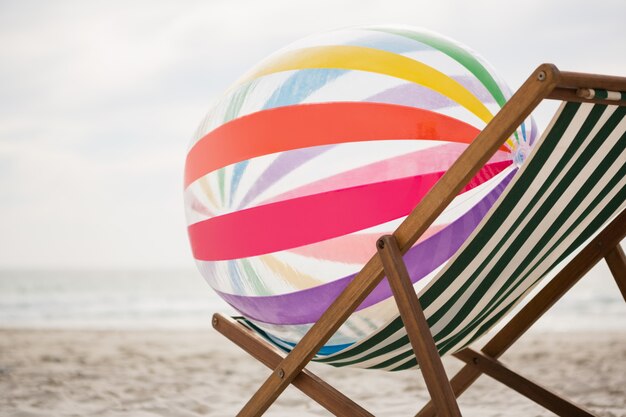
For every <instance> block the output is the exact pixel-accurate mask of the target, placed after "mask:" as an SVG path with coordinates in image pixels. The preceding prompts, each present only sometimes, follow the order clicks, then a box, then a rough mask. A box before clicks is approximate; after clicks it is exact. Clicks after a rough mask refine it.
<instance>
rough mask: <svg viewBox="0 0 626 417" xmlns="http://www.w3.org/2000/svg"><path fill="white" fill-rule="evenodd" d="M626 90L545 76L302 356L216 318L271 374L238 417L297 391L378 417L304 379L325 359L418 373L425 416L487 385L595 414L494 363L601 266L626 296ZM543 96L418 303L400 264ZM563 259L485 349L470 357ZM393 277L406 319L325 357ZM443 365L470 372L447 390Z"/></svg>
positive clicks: (500, 120) (397, 237)
mask: <svg viewBox="0 0 626 417" xmlns="http://www.w3.org/2000/svg"><path fill="white" fill-rule="evenodd" d="M625 91H626V77H612V76H601V75H594V74H581V73H573V72H561V71H559V70H558V69H557V68H556V67H555V66H554V65H551V64H543V65H541V66H539V67H538V68H537V69H536V70H535V72H534V73H533V74H532V75H531V76H530V77H529V78H528V80H527V81H526V82H525V83H524V84H523V85H522V87H521V88H520V89H519V90H518V91H517V92H516V93H515V94H514V95H513V96H512V98H511V99H510V100H509V101H508V102H507V103H506V105H505V106H504V107H503V108H502V110H501V111H500V112H499V113H498V114H497V115H496V116H495V118H494V119H493V120H492V121H491V122H490V123H489V124H488V125H487V126H486V128H485V129H484V130H483V131H482V132H481V133H480V134H479V135H478V136H477V137H476V139H475V140H474V141H473V143H472V144H471V145H470V146H469V147H468V148H467V149H466V151H465V152H464V153H463V154H462V155H461V156H460V157H459V159H458V160H457V161H456V162H455V163H454V165H452V167H450V169H449V170H448V171H447V172H446V174H445V175H444V176H443V177H442V178H441V179H440V180H439V181H438V182H437V183H436V184H435V186H433V188H432V189H431V190H430V192H429V193H428V195H426V196H425V197H424V199H423V200H422V201H421V202H420V203H419V204H418V205H417V206H416V207H415V208H414V210H413V211H412V212H411V214H410V215H409V216H408V217H407V218H406V219H405V221H404V222H403V223H402V224H401V225H400V226H399V227H398V228H397V229H396V231H395V232H394V233H393V235H387V236H383V237H381V238H380V239H379V240H378V242H377V249H378V251H377V253H376V254H375V255H374V256H373V257H372V258H371V259H370V261H369V262H368V263H367V264H366V265H365V266H364V267H363V269H362V270H361V271H360V272H359V274H358V275H357V276H356V277H355V278H354V280H353V281H352V282H351V283H350V284H349V285H348V286H347V288H346V289H345V290H344V291H343V292H342V293H341V295H340V296H339V297H338V298H337V299H336V300H335V302H334V303H333V304H332V305H331V306H330V307H329V308H328V309H327V310H326V312H325V313H324V314H323V315H322V317H321V318H320V319H319V320H318V321H317V322H316V323H315V324H314V325H313V326H312V328H311V329H310V330H309V331H308V333H306V335H305V336H304V337H303V338H302V339H301V340H300V342H299V343H297V344H296V345H295V347H293V349H291V347H290V346H286V345H284V344H281V342H280V341H279V340H277V339H275V338H273V337H272V336H271V335H269V334H267V333H265V332H264V331H263V330H261V329H259V328H257V327H256V326H254V324H252V323H250V322H248V321H246V320H245V319H243V318H235V319H233V318H230V317H225V316H223V315H220V314H215V315H214V316H213V326H214V327H215V329H217V330H218V331H219V332H221V333H222V334H223V335H225V336H226V337H228V338H229V339H230V340H232V341H233V342H234V343H236V344H237V345H239V346H240V347H242V348H243V349H244V350H245V351H247V352H248V353H249V354H251V355H252V356H253V357H255V358H256V359H257V360H259V361H260V362H262V363H263V364H265V365H266V366H268V367H269V368H271V369H272V372H271V374H270V376H269V377H268V378H267V380H266V381H265V382H264V383H263V385H262V386H261V387H260V388H259V389H258V391H257V392H256V393H255V394H254V395H253V396H252V398H251V399H250V400H249V401H248V402H247V404H246V405H245V406H244V407H243V409H242V410H241V412H240V413H239V415H241V416H257V415H261V414H263V413H264V412H265V411H266V410H267V408H268V407H269V406H270V405H271V404H272V403H273V402H274V401H275V400H276V398H277V397H278V396H279V395H280V394H281V393H282V391H283V390H284V389H285V388H286V387H287V386H288V385H289V384H293V385H294V386H295V387H297V388H298V389H300V390H301V391H303V392H304V393H305V394H307V395H308V396H309V397H311V398H312V399H313V400H315V401H317V402H318V403H319V404H321V405H322V406H323V407H325V408H326V409H328V410H329V411H330V412H331V413H333V414H335V415H339V416H370V415H371V414H370V413H369V412H368V411H366V410H365V409H363V408H362V407H361V406H359V405H358V404H356V403H355V402H354V401H352V400H351V399H349V398H348V397H346V396H345V395H344V394H342V393H341V392H339V391H338V390H336V389H335V388H333V387H332V386H330V385H329V384H328V383H326V382H325V381H323V380H321V379H320V378H319V377H317V376H316V375H314V374H313V373H312V372H310V371H309V370H307V369H305V366H306V364H307V363H308V362H310V361H311V360H316V361H319V362H326V363H330V364H332V365H335V366H347V365H351V364H355V363H361V365H363V364H365V365H367V367H372V368H381V369H389V370H400V369H408V368H411V367H416V366H419V369H420V370H421V372H422V375H423V377H424V380H425V382H426V386H427V388H428V391H429V393H430V396H431V401H430V402H429V403H428V404H426V406H424V407H423V408H422V410H421V411H419V413H417V416H420V417H424V416H434V415H438V416H460V415H461V413H460V411H459V407H458V405H457V402H456V397H458V396H459V395H460V394H461V393H462V392H464V391H465V390H466V389H467V388H468V387H469V386H470V385H471V384H472V383H473V382H474V381H475V380H476V379H477V378H478V377H479V376H480V375H481V374H486V375H489V376H491V377H492V378H494V379H496V380H498V381H500V382H501V383H503V384H505V385H507V386H509V387H510V388H512V389H514V390H516V391H518V392H519V393H521V394H523V395H525V396H526V397H528V398H530V399H531V400H533V401H535V402H537V403H538V404H540V405H542V406H543V407H545V408H547V409H549V410H551V411H552V412H554V413H556V414H558V415H561V416H591V415H592V414H591V413H590V412H589V411H587V410H584V409H583V408H581V407H579V406H577V405H575V404H573V403H571V402H570V401H568V400H566V399H563V398H561V397H559V396H558V395H557V394H555V393H553V392H551V391H550V390H548V389H546V388H544V387H542V386H541V385H539V384H537V383H535V382H533V381H531V380H529V379H527V378H525V377H523V376H521V375H519V374H518V373H516V372H514V371H512V370H511V369H509V368H507V367H506V366H505V365H504V364H503V363H502V362H500V361H499V360H498V357H500V356H501V355H502V354H503V353H504V352H505V351H506V350H507V349H508V348H509V347H510V346H511V345H512V344H514V342H515V341H516V340H517V339H518V338H519V337H520V336H521V335H522V334H523V333H524V332H525V331H526V330H528V328H529V327H530V326H531V325H532V324H533V323H534V322H535V321H536V320H537V319H538V318H539V317H540V316H541V315H542V314H544V313H545V312H546V311H547V310H548V309H549V308H550V307H551V306H552V305H553V304H554V303H555V302H556V301H557V300H558V299H559V298H560V297H561V296H562V295H563V294H564V293H566V292H567V291H568V290H569V289H570V288H571V287H572V286H573V285H574V284H575V283H576V282H577V281H578V280H579V279H580V278H581V277H582V276H584V275H585V274H586V273H587V272H588V271H589V270H590V269H591V268H592V267H593V266H594V265H595V264H596V263H598V262H599V261H600V260H601V259H605V260H606V262H607V263H608V265H609V268H610V270H611V273H612V274H613V276H614V278H615V280H616V282H617V284H618V287H619V289H620V291H621V293H622V295H623V296H624V298H625V299H626V257H625V256H624V252H623V251H622V249H621V247H620V241H621V240H622V239H623V238H624V236H625V235H626V211H625V210H624V207H625V206H626V118H625V117H624V116H625V115H626V93H625ZM544 99H554V100H560V101H562V102H563V103H562V104H561V106H560V108H559V110H558V111H557V112H556V114H555V116H554V118H553V120H552V122H551V123H550V125H549V127H548V128H547V129H546V132H545V133H544V134H543V135H542V137H541V139H540V140H539V142H538V143H537V144H536V146H535V148H534V150H533V151H532V154H531V155H530V156H529V157H528V159H527V161H526V162H525V164H524V165H523V166H522V168H521V169H520V171H519V172H518V173H517V174H516V176H515V177H514V178H513V180H512V181H511V182H510V183H509V185H508V186H507V188H506V190H505V192H504V193H503V195H502V196H501V197H500V198H499V200H498V201H497V202H496V203H495V204H494V206H493V207H492V209H491V210H490V212H489V213H488V214H487V216H485V218H484V219H483V221H482V222H481V224H480V225H479V226H478V227H477V228H476V230H475V231H474V232H473V233H472V235H471V236H470V238H469V239H468V240H467V241H466V242H465V244H464V245H463V246H462V247H461V249H459V250H458V251H457V253H456V254H455V255H454V257H453V258H452V259H451V260H450V261H449V262H448V264H447V265H446V266H445V267H444V268H443V269H442V270H441V271H440V272H439V273H438V274H437V276H436V277H435V278H434V279H433V280H432V282H430V283H429V285H428V286H426V287H425V288H424V289H422V290H421V291H420V294H419V297H418V295H417V294H416V292H415V290H414V287H413V285H412V283H411V281H410V278H409V275H408V273H407V270H406V266H405V264H404V262H403V259H402V254H403V253H405V252H406V251H407V250H408V249H409V248H410V247H411V246H412V245H413V244H414V243H415V242H416V241H417V240H418V238H419V237H420V236H421V235H422V233H424V231H425V230H426V229H427V228H428V227H429V225H430V224H431V223H432V222H433V221H434V220H435V219H436V218H437V216H438V215H439V214H440V213H441V212H442V211H443V210H444V209H445V208H446V206H447V205H448V204H449V203H450V202H451V201H452V200H453V198H454V197H455V196H456V195H457V194H458V193H459V191H460V190H461V189H462V188H463V187H464V186H465V184H467V183H468V181H470V179H471V178H472V177H473V176H474V175H475V174H476V172H477V171H478V170H479V169H480V168H481V167H482V166H483V165H484V164H485V163H486V162H487V161H488V160H489V158H490V157H491V156H492V155H493V154H494V153H495V152H496V150H497V149H498V148H499V147H500V146H501V145H502V144H503V143H504V141H505V140H506V139H507V138H509V137H510V136H511V135H512V134H513V132H514V131H515V129H516V128H517V127H518V126H519V125H520V123H522V121H523V120H524V119H526V118H527V117H528V115H529V114H530V113H531V111H532V110H533V109H534V108H535V107H536V106H537V105H538V104H539V103H540V102H541V101H542V100H544ZM581 248H582V249H581ZM566 262H567V264H566V266H565V267H563V268H562V269H560V271H559V272H558V273H557V274H556V275H554V276H553V278H552V279H551V280H550V281H549V282H548V284H547V285H545V286H544V287H543V288H542V289H541V290H540V291H538V292H537V294H536V295H535V296H534V297H533V298H532V299H531V300H530V301H526V302H525V304H523V307H522V308H521V309H520V310H519V311H518V312H517V313H516V314H515V315H514V316H513V317H512V318H511V319H510V320H509V321H508V322H507V323H506V324H505V325H504V327H502V329H501V330H499V331H498V332H497V333H496V334H495V336H494V337H493V338H492V339H491V340H489V341H488V342H487V343H486V344H485V345H484V346H483V347H482V348H481V349H480V350H476V349H473V348H471V347H468V346H469V345H470V344H472V343H473V342H475V341H476V340H477V339H478V338H479V337H480V336H482V335H483V334H485V333H486V332H487V331H488V330H490V329H491V328H492V327H493V326H494V325H495V324H496V323H498V322H500V321H502V320H503V319H504V317H506V315H507V313H509V312H510V311H511V310H512V309H513V308H514V307H516V306H517V305H518V303H520V302H521V300H522V299H524V297H525V296H526V295H527V294H528V293H529V292H530V291H531V290H533V289H534V288H535V287H536V286H537V285H538V283H539V282H540V281H541V279H542V278H543V277H545V276H546V275H547V274H548V273H550V272H551V271H553V270H555V268H556V267H557V266H558V265H561V264H563V263H566ZM385 276H386V277H387V279H388V281H389V284H390V286H391V289H392V292H393V296H394V298H395V301H396V303H397V306H398V310H399V316H398V317H397V318H396V319H394V320H392V321H391V322H389V323H388V325H387V326H385V327H384V328H383V329H381V330H379V331H378V332H376V333H375V334H373V335H371V336H369V337H368V338H366V339H365V340H363V341H360V342H359V343H356V344H355V345H353V346H350V347H349V348H346V349H345V350H342V351H340V352H337V353H335V354H331V355H327V356H322V355H318V351H319V350H320V348H322V346H324V344H325V343H326V341H328V340H329V338H330V337H331V336H332V335H333V333H334V332H335V331H336V330H337V329H338V328H339V327H340V326H341V324H342V323H343V322H344V321H345V320H346V318H347V317H348V316H349V315H350V314H351V313H352V312H353V311H354V310H355V309H356V308H357V307H358V306H359V304H360V303H361V302H362V301H363V300H364V299H365V298H366V297H367V295H368V294H369V293H370V292H371V291H372V290H373V289H374V288H375V287H376V286H377V285H378V284H379V283H380V282H381V280H383V279H384V277H385ZM443 354H452V355H453V356H455V357H456V358H458V359H460V360H461V361H463V362H465V366H464V367H463V368H462V369H461V370H460V371H459V372H458V373H457V374H456V375H455V376H454V377H453V378H452V379H451V380H449V379H448V377H447V376H446V373H445V370H444V367H443V365H442V362H441V355H443ZM373 377H374V375H373Z"/></svg>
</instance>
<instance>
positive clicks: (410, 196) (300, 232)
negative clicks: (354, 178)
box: [188, 161, 511, 261]
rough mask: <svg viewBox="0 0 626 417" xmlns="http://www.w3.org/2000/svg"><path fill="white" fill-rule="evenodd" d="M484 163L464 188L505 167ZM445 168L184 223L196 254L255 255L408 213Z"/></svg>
mask: <svg viewBox="0 0 626 417" xmlns="http://www.w3.org/2000/svg"><path fill="white" fill-rule="evenodd" d="M510 164H511V161H502V162H497V163H493V164H488V165H485V166H484V167H483V168H482V170H481V171H480V172H479V173H478V174H477V175H476V176H475V177H474V178H473V179H472V181H470V183H469V184H468V185H467V186H466V187H465V189H464V190H463V191H466V190H469V189H471V188H474V187H476V186H477V185H479V184H481V183H483V182H484V181H486V180H487V179H489V178H492V177H493V176H494V175H496V174H498V173H499V172H501V171H502V170H504V169H505V168H506V167H507V166H509V165H510ZM444 172H445V171H442V172H435V173H430V174H423V175H418V176H414V177H407V178H400V179H396V180H391V181H383V182H378V183H373V184H367V185H362V186H356V187H350V188H344V189H339V190H334V191H328V192H324V193H319V194H314V195H309V196H305V197H298V198H294V199H291V200H285V201H280V202H276V203H270V204H265V205H262V206H257V207H253V208H249V209H245V210H240V211H237V212H234V213H229V214H225V215H222V216H217V217H213V218H210V219H208V220H204V221H201V222H198V223H195V224H193V225H191V226H189V227H188V232H189V239H190V241H191V247H192V250H193V254H194V256H195V258H196V259H199V260H204V261H210V260H225V259H236V258H245V257H249V256H257V255H262V254H266V253H272V252H277V251H281V250H285V249H291V248H295V247H298V246H303V245H308V244H311V243H315V242H320V241H322V240H325V239H330V238H333V237H337V236H342V235H345V234H348V233H353V232H356V231H358V230H363V229H366V228H368V227H372V226H375V225H378V224H381V223H385V222H388V221H390V220H393V219H397V218H400V217H403V216H406V215H407V214H409V212H410V211H411V210H412V209H413V207H415V205H416V204H417V203H419V201H420V200H421V199H422V197H423V196H424V195H426V193H427V192H428V191H429V190H430V189H431V187H432V186H433V185H434V184H435V183H436V182H437V180H438V179H439V178H440V177H441V176H442V175H443V174H444Z"/></svg>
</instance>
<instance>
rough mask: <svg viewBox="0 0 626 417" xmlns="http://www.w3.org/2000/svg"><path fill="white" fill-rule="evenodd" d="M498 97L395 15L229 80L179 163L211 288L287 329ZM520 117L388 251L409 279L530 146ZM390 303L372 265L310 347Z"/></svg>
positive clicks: (477, 67) (306, 321)
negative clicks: (401, 248)
mask: <svg viewBox="0 0 626 417" xmlns="http://www.w3.org/2000/svg"><path fill="white" fill-rule="evenodd" d="M509 97H510V91H509V89H508V88H507V87H506V86H505V85H504V83H503V82H502V81H501V80H500V79H499V78H498V77H497V76H496V75H495V73H494V71H493V70H492V69H491V67H490V66H489V65H487V64H486V63H485V61H484V60H483V59H482V58H481V57H479V56H478V55H477V54H476V53H474V52H473V51H472V50H471V49H469V48H467V47H465V46H463V45H461V44H459V43H457V42H455V41H453V40H451V39H449V38H446V37H443V36H441V35H438V34H436V33H433V32H430V31H426V30H422V29H416V28H407V27H387V26H385V27H382V26H372V27H355V28H349V29H343V30H338V31H331V32H327V33H322V34H320V35H316V36H312V37H309V38H305V39H303V40H301V41H298V42H295V43H293V44H291V45H289V46H287V47H286V48H284V49H282V50H280V51H278V52H276V53H275V54H273V55H271V56H270V57H268V58H267V59H266V60H264V61H262V62H261V63H260V64H258V65H257V66H256V67H254V68H252V69H251V70H250V71H249V72H248V73H247V74H245V75H244V76H243V77H242V78H240V79H239V80H238V81H236V82H235V83H234V84H233V85H232V86H231V87H230V88H229V89H228V90H227V91H226V92H225V93H224V94H223V95H222V96H221V98H220V99H219V100H218V101H217V102H216V103H215V105H214V107H213V108H212V109H211V110H210V111H209V113H208V115H207V116H206V118H205V119H204V120H203V121H202V123H201V124H200V126H199V128H198V130H197V132H196V134H195V137H194V139H193V141H192V143H191V146H190V148H189V152H188V154H187V159H186V166H185V178H184V187H185V191H184V196H185V208H186V216H187V222H188V234H189V239H190V242H191V247H192V252H193V255H194V257H195V260H196V263H197V266H198V268H199V270H200V271H201V273H202V275H203V276H204V278H205V279H206V281H207V282H208V283H209V284H210V286H211V287H212V288H213V290H215V291H216V292H217V293H218V294H219V295H220V296H221V297H222V298H223V299H224V300H226V302H228V303H229V304H230V305H231V306H233V307H234V308H235V309H236V310H238V311H239V312H240V313H241V314H242V315H243V316H244V317H246V318H247V319H249V320H250V321H251V322H252V323H254V324H256V325H257V326H259V327H260V328H262V329H263V330H265V331H266V332H269V333H270V334H271V335H272V336H273V337H276V338H279V339H280V340H282V341H283V342H285V343H295V342H297V341H298V340H299V339H300V338H301V337H302V335H303V334H304V333H305V332H306V331H307V330H308V329H309V328H310V326H311V325H312V323H314V322H315V321H316V320H317V319H318V318H319V317H320V315H321V314H322V313H323V311H324V310H325V309H326V308H327V307H328V306H329V305H330V304H331V303H332V301H333V300H334V299H335V298H336V297H337V295H338V294H339V293H340V292H341V291H342V290H343V289H344V288H345V287H346V285H347V283H348V282H349V281H350V280H351V279H352V278H353V277H354V276H355V274H356V273H357V272H358V271H359V270H360V269H361V268H362V266H363V265H364V264H365V263H366V262H367V261H368V260H369V258H370V257H371V256H372V255H373V254H374V253H375V252H376V248H375V242H376V240H377V238H378V237H379V236H381V235H383V234H388V233H391V232H393V230H394V229H395V228H396V227H397V226H398V225H399V224H400V223H401V221H402V220H403V219H404V218H405V217H406V216H407V215H408V214H409V213H410V211H411V209H412V208H413V207H414V206H415V205H416V204H417V203H419V201H420V200H421V199H422V198H423V197H424V195H425V194H426V193H427V192H428V191H429V189H430V188H431V187H432V186H433V184H435V182H436V181H437V180H438V179H439V178H440V177H441V176H442V175H443V173H444V172H445V171H446V170H447V169H448V168H449V167H450V165H451V164H452V163H453V162H454V161H455V160H456V159H457V158H458V157H459V155H460V154H461V153H462V152H463V150H464V149H465V148H466V147H467V146H468V144H469V143H471V142H472V140H473V139H474V138H475V137H476V135H477V134H478V133H479V132H480V131H481V129H483V128H484V127H485V125H486V124H487V123H488V122H489V121H490V120H491V119H492V118H493V116H494V114H496V113H497V112H498V110H499V109H500V108H501V107H502V106H503V105H504V103H505V102H506V101H507V99H508V98H509ZM535 136H536V128H535V126H534V124H533V123H532V121H531V120H530V119H529V120H527V121H525V122H524V124H522V125H521V126H520V128H519V129H518V130H517V131H516V132H515V133H514V135H512V136H511V137H510V138H509V139H508V140H507V141H506V143H505V144H504V145H503V146H502V147H501V148H500V149H499V150H498V151H497V153H496V154H495V155H494V156H493V157H492V158H491V160H490V161H489V162H488V163H487V164H486V165H485V166H484V167H483V168H482V169H481V170H480V172H479V173H478V174H477V175H476V176H475V177H474V178H473V179H472V180H471V181H470V183H469V184H468V185H467V186H466V187H465V188H464V189H463V190H462V192H461V193H460V194H459V195H458V196H457V197H456V199H455V200H454V201H453V202H452V204H450V206H449V207H448V208H447V209H446V210H445V212H444V213H443V214H442V215H441V216H440V217H439V218H438V219H437V220H436V221H435V222H434V224H433V225H432V226H431V227H430V228H429V229H428V230H427V231H426V233H425V234H424V235H423V236H422V238H421V239H420V240H419V241H418V242H417V243H416V244H415V245H414V246H413V247H412V248H411V249H410V250H409V251H408V252H407V254H406V255H405V257H404V259H405V262H406V264H407V268H408V270H409V272H410V275H411V279H412V280H413V282H414V285H415V287H416V290H419V289H420V288H422V287H423V286H425V285H427V284H428V282H429V280H431V279H432V277H433V276H435V274H436V273H437V272H438V271H439V269H440V268H441V267H442V266H443V265H444V264H445V262H446V261H447V260H448V259H449V258H450V257H451V256H452V255H453V254H454V253H455V252H456V251H457V250H458V249H459V247H460V246H461V245H462V244H463V242H464V241H465V240H466V239H467V238H468V236H469V235H470V234H471V233H472V231H473V230H474V228H475V227H476V226H477V224H478V223H479V222H480V220H481V219H482V218H483V216H484V215H485V214H486V212H487V211H488V210H489V208H490V207H491V206H492V205H493V203H494V202H495V201H496V199H497V197H498V196H499V195H500V193H502V191H503V189H504V187H505V186H506V184H507V183H508V182H509V181H510V179H511V177H512V175H513V173H514V171H515V170H516V167H517V166H518V165H519V164H520V163H521V162H522V161H523V159H524V155H525V154H526V153H527V152H528V149H529V148H530V147H531V146H532V143H533V141H534V138H535ZM396 315H397V310H396V306H395V303H394V302H393V299H392V298H391V290H390V289H389V286H388V284H387V283H386V281H385V280H383V282H382V283H381V284H380V285H379V286H378V287H377V288H376V289H375V290H374V292H372V294H371V295H370V296H369V297H368V298H367V299H366V300H365V301H364V302H363V304H362V305H361V306H360V307H359V308H358V309H357V311H356V312H355V313H354V314H353V315H352V316H351V317H350V318H349V319H348V321H347V322H346V323H345V324H344V325H343V326H342V327H341V328H340V329H339V331H338V332H337V333H336V334H335V336H333V338H332V339H331V340H330V341H329V343H328V345H327V346H326V348H325V349H327V351H329V352H331V351H336V350H337V349H340V348H341V347H343V346H347V345H349V344H351V343H354V342H356V341H358V340H359V339H361V338H363V337H365V336H367V335H369V334H371V333H372V332H375V331H376V330H377V329H379V328H380V327H381V326H383V325H384V324H385V323H386V322H387V321H388V320H390V319H391V318H393V317H395V316H396Z"/></svg>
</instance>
